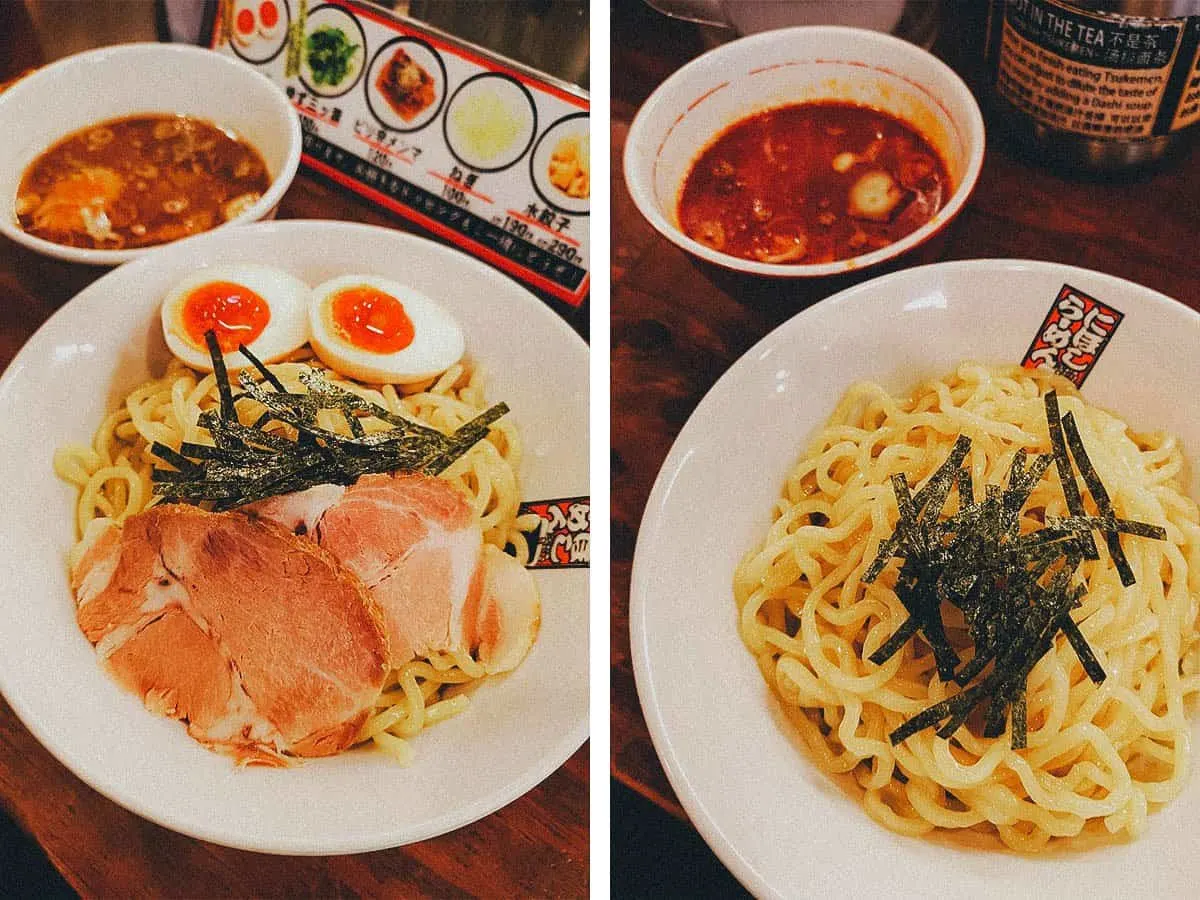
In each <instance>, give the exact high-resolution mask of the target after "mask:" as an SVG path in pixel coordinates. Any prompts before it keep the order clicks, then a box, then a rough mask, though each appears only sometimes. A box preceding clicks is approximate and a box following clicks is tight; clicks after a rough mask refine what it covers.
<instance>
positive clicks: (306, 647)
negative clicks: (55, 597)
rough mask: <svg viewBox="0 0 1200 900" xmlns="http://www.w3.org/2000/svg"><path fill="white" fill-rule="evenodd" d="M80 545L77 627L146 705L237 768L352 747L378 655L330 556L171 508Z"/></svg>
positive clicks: (281, 534)
mask: <svg viewBox="0 0 1200 900" xmlns="http://www.w3.org/2000/svg"><path fill="white" fill-rule="evenodd" d="M86 540H87V544H86V546H85V547H84V548H83V549H82V552H81V554H79V557H78V559H77V561H76V563H75V565H74V566H73V568H72V572H71V580H72V587H73V588H74V589H75V593H76V602H77V619H78V622H79V625H80V628H81V629H82V631H83V633H84V634H85V635H86V636H87V638H88V639H89V640H90V641H92V642H93V643H94V644H95V645H96V649H97V653H98V654H99V655H100V657H101V659H102V660H103V663H104V665H105V666H106V668H108V669H109V671H110V672H111V673H112V674H113V676H114V677H115V678H116V679H117V680H118V681H119V682H120V683H121V684H122V685H124V686H125V687H127V688H129V689H130V690H132V691H134V692H136V693H137V694H138V695H139V696H141V697H142V698H143V701H144V702H145V704H146V706H147V707H149V708H150V709H152V710H154V711H156V712H159V713H161V714H163V715H167V716H172V717H174V718H178V719H181V720H184V721H185V722H186V723H187V726H188V731H189V733H190V734H191V735H192V736H193V737H195V738H196V739H197V740H199V741H201V742H202V743H205V744H208V745H209V746H211V747H213V748H214V749H218V750H222V751H224V752H228V753H231V754H233V755H234V756H235V757H237V758H238V759H239V760H240V761H242V762H257V763H268V764H279V763H281V762H282V761H283V754H293V755H297V756H324V755H328V754H331V753H336V752H338V751H339V750H342V749H344V748H345V747H348V746H350V744H352V743H353V741H354V738H355V737H356V735H357V733H358V729H359V727H360V726H361V724H362V722H363V721H365V719H366V717H367V715H368V714H369V712H370V710H371V708H372V706H373V704H374V701H375V699H376V698H377V697H378V695H379V692H380V690H381V689H382V686H383V680H384V677H385V675H386V674H387V668H388V666H387V660H388V655H389V654H388V646H387V638H386V633H385V631H384V628H383V623H382V617H381V614H380V611H379V609H378V607H377V605H376V604H375V602H374V600H373V599H372V598H371V596H370V594H369V593H368V592H367V591H366V589H365V587H364V586H363V585H362V583H361V582H360V581H359V580H358V579H357V578H356V577H355V576H354V575H353V574H351V573H350V572H348V571H346V570H345V569H344V568H343V567H342V566H340V565H339V564H338V563H337V561H336V560H335V559H334V558H333V557H332V556H330V555H329V554H328V553H326V552H325V551H323V550H321V549H320V548H319V547H318V546H316V545H314V544H313V542H311V541H307V540H304V539H301V538H298V537H296V536H295V535H293V534H291V533H289V532H288V531H286V530H285V529H283V528H280V527H279V526H277V525H274V524H271V523H268V522H261V521H254V520H252V519H250V518H248V517H246V516H242V515H240V514H236V513H209V512H205V511H204V510H200V509H197V508H195V507H189V506H183V505H174V504H172V505H163V506H156V507H154V508H152V509H150V510H147V511H146V512H143V513H140V514H138V515H136V516H133V517H131V518H130V519H129V520H128V521H126V522H125V523H124V525H123V526H117V525H112V524H109V525H108V527H107V528H103V529H101V528H97V529H96V530H95V531H94V532H93V533H89V535H87V536H86Z"/></svg>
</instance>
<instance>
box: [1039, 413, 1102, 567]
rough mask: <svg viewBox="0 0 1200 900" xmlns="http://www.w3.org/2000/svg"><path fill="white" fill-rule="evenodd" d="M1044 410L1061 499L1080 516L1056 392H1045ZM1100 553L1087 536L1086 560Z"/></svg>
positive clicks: (1077, 487) (1079, 500)
mask: <svg viewBox="0 0 1200 900" xmlns="http://www.w3.org/2000/svg"><path fill="white" fill-rule="evenodd" d="M1042 404H1043V405H1044V406H1045V408H1046V426H1047V428H1048V429H1049V432H1050V446H1051V447H1052V448H1053V450H1054V465H1055V466H1056V467H1057V468H1058V480H1059V482H1060V483H1061V484H1062V490H1063V498H1064V499H1065V500H1066V501H1067V511H1068V512H1069V513H1070V514H1071V515H1073V516H1082V515H1085V514H1086V512H1085V510H1084V508H1083V497H1082V496H1081V495H1080V493H1079V485H1078V484H1076V482H1075V470H1074V469H1072V468H1071V457H1070V456H1069V455H1068V454H1067V443H1066V441H1065V440H1064V439H1063V429H1062V416H1061V414H1060V412H1059V408H1058V392H1057V391H1047V392H1046V396H1045V397H1043V398H1042ZM1099 558H1100V551H1099V550H1097V549H1096V542H1095V540H1093V539H1092V537H1091V535H1088V552H1087V559H1099Z"/></svg>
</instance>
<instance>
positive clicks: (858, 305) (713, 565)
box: [629, 260, 1200, 900]
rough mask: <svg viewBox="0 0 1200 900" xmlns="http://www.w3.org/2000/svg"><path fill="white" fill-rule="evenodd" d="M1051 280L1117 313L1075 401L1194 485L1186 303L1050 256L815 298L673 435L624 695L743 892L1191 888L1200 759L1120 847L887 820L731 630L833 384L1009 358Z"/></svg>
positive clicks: (652, 503) (1199, 337)
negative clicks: (1058, 843)
mask: <svg viewBox="0 0 1200 900" xmlns="http://www.w3.org/2000/svg"><path fill="white" fill-rule="evenodd" d="M1064 283H1067V284H1070V285H1071V286H1072V287H1074V288H1076V289H1078V290H1080V291H1083V292H1084V293H1087V294H1089V295H1091V296H1093V297H1095V298H1097V299H1099V300H1100V301H1102V302H1104V303H1107V304H1109V305H1111V306H1113V307H1115V308H1116V309H1118V310H1120V311H1121V312H1123V313H1124V314H1125V319H1124V321H1122V322H1121V324H1120V326H1118V328H1117V331H1116V333H1115V334H1114V336H1113V337H1112V339H1111V341H1110V343H1109V345H1108V347H1107V348H1106V349H1105V350H1104V352H1103V354H1102V355H1101V357H1100V360H1099V362H1098V363H1097V365H1096V367H1095V368H1094V370H1093V371H1092V373H1091V375H1089V376H1088V379H1087V380H1086V381H1085V383H1084V385H1083V394H1084V396H1085V397H1087V398H1088V399H1089V400H1090V401H1091V402H1093V403H1096V404H1098V405H1100V406H1102V407H1105V408H1108V409H1112V410H1114V411H1115V412H1116V413H1118V414H1120V415H1122V416H1123V417H1124V418H1125V419H1126V421H1128V422H1129V423H1130V424H1131V425H1132V426H1133V427H1134V428H1135V429H1138V430H1142V431H1148V430H1154V429H1165V430H1168V431H1170V432H1173V433H1174V434H1175V435H1177V436H1178V437H1179V438H1180V439H1181V441H1182V443H1183V449H1184V453H1185V455H1186V456H1187V458H1188V460H1189V461H1190V464H1191V467H1190V472H1191V476H1190V480H1189V482H1188V484H1187V487H1188V489H1189V490H1190V493H1191V496H1192V497H1193V499H1200V367H1197V365H1196V348H1197V347H1200V314H1197V313H1196V312H1195V311H1193V310H1190V309H1188V308H1187V307H1185V306H1183V305H1182V304H1180V303H1176V302H1175V301H1172V300H1170V299H1168V298H1166V297H1164V296H1163V295H1161V294H1158V293H1156V292H1154V291H1151V290H1149V289H1147V288H1144V287H1140V286H1138V285H1136V284H1132V283H1130V282H1128V281H1122V280H1121V279H1118V278H1113V277H1111V276H1108V275H1102V274H1099V273H1097V272H1090V271H1087V270H1085V269H1077V268H1074V267H1071V266H1063V265H1057V264H1054V263H1045V262H1022V261H1013V260H973V261H969V262H953V263H940V264H938V265H932V266H923V267H919V268H915V269H908V270H905V271H902V272H898V273H895V274H891V275H887V276H884V277H881V278H876V279H874V280H871V281H868V282H866V283H864V284H861V285H858V286H857V287H854V288H851V289H849V290H846V291H843V292H842V293H840V294H837V295H835V296H833V297H831V298H829V299H828V300H825V301H823V302H821V303H818V304H817V305H816V306H813V307H811V308H810V309H808V310H805V311H804V312H802V313H800V314H799V315H797V316H795V317H794V318H792V319H791V320H789V321H788V322H786V323H785V324H784V325H782V326H780V327H779V328H778V329H776V330H775V331H773V332H772V333H771V334H769V335H768V336H767V337H765V338H763V340H762V341H761V342H759V343H758V344H757V345H756V346H754V347H753V348H751V349H750V350H749V351H747V353H746V354H745V355H744V356H743V357H742V358H741V359H740V360H738V361H737V362H736V363H735V364H734V365H733V366H732V367H731V368H730V369H729V371H728V372H726V373H725V374H724V375H723V376H722V377H721V379H720V380H719V381H718V382H717V384H716V385H715V386H714V387H713V389H712V390H711V391H710V392H709V393H708V395H707V396H705V398H704V399H703V401H701V403H700V405H699V406H698V407H697V408H696V411H695V412H694V413H693V414H692V416H691V418H690V419H689V420H688V423H687V424H686V425H685V426H684V428H683V430H682V431H681V432H680V434H679V438H678V439H677V440H676V442H675V445H674V446H673V447H672V448H671V452H670V454H669V455H668V456H667V459H666V462H665V463H664V464H663V467H662V471H661V472H660V473H659V476H658V480H657V482H656V483H655V485H654V489H653V491H652V492H651V494H650V499H649V500H648V502H647V504H646V512H645V516H644V517H643V519H642V524H641V529H640V533H639V535H638V543H637V551H636V554H635V557H634V566H633V586H632V594H631V601H630V617H629V618H630V632H631V639H632V645H633V648H632V649H633V661H634V672H635V675H636V677H637V687H638V696H639V698H640V699H641V702H642V709H643V711H644V713H645V716H646V722H647V724H648V725H649V728H650V735H651V737H652V738H653V740H654V747H655V749H656V750H657V751H658V755H659V758H660V759H661V760H662V762H663V766H664V768H665V769H666V772H667V776H668V777H669V778H670V781H671V784H672V786H673V787H674V788H675V791H676V793H677V794H678V795H679V798H680V800H681V801H682V802H683V805H684V807H685V808H686V809H687V812H688V815H689V816H690V817H691V819H692V821H693V822H694V823H695V825H696V827H697V828H698V829H699V830H700V833H701V834H702V835H703V836H704V838H705V840H707V841H708V843H709V844H710V845H712V847H713V849H714V850H715V851H716V853H717V855H718V856H719V857H720V858H721V860H722V861H723V862H724V863H725V865H726V866H728V867H729V869H730V870H731V871H732V872H733V873H734V874H735V875H736V876H737V877H738V878H739V879H740V880H741V881H742V883H743V884H745V885H746V886H747V887H748V888H749V889H750V890H751V891H752V892H753V893H754V894H755V895H756V896H759V897H789V898H791V897H823V898H824V897H840V896H861V897H947V898H950V897H958V898H961V897H973V898H981V900H982V898H1010V897H1022V898H1028V897H1046V898H1057V897H1089V898H1116V897H1156V898H1184V897H1195V896H1196V875H1195V863H1194V860H1195V847H1196V835H1197V834H1200V772H1195V771H1193V772H1192V773H1191V778H1190V781H1189V783H1188V787H1187V788H1186V790H1185V793H1184V794H1183V796H1181V797H1178V798H1176V799H1175V800H1174V801H1172V802H1171V803H1169V804H1168V805H1167V806H1166V807H1164V808H1162V809H1160V810H1157V811H1155V812H1152V813H1151V815H1150V818H1149V827H1148V829H1147V832H1146V834H1144V835H1143V836H1142V837H1141V838H1140V839H1138V840H1136V841H1132V842H1128V843H1117V844H1114V845H1112V846H1105V847H1098V848H1094V849H1092V850H1087V851H1079V852H1059V853H1053V852H1051V853H1047V854H1044V855H1041V856H1037V857H1028V856H1018V855H1016V854H1013V853H1008V852H1002V851H981V850H968V849H964V848H962V847H956V846H951V845H948V843H946V842H941V841H939V840H937V839H921V838H910V837H903V836H900V835H896V834H893V833H892V832H890V831H887V830H885V829H884V828H883V827H882V826H880V825H877V824H876V823H875V822H874V821H872V820H871V819H870V818H869V817H868V816H867V814H866V813H865V812H864V811H863V810H862V808H861V806H860V804H859V803H858V802H857V801H856V800H855V799H853V798H851V797H850V796H849V795H848V794H846V793H845V792H843V791H842V789H841V788H840V787H838V786H836V785H835V784H834V782H833V781H832V780H831V779H830V778H829V776H828V775H826V774H825V773H824V772H821V771H819V770H818V769H817V768H816V766H815V765H814V764H813V763H812V762H811V760H810V759H809V758H808V757H807V756H806V755H805V753H804V752H803V751H802V750H801V748H800V742H799V738H798V736H796V735H795V734H794V732H793V730H792V729H791V727H790V726H789V724H788V721H787V719H786V718H785V717H784V714H783V712H782V710H781V709H780V708H779V705H778V704H777V703H776V702H775V699H774V695H773V694H772V692H771V691H770V690H768V688H767V685H766V684H765V683H764V681H763V678H762V675H761V674H760V673H759V670H758V667H757V665H756V664H755V661H754V658H753V657H752V656H751V654H750V652H749V651H748V650H747V649H746V647H745V645H744V644H743V643H742V641H741V638H740V637H739V635H738V630H737V608H736V605H735V603H734V598H733V571H734V568H735V566H736V565H737V563H738V561H739V560H740V558H741V557H742V555H743V554H744V553H745V552H746V551H747V550H749V549H750V548H751V547H752V546H754V545H755V544H756V543H757V542H758V541H761V540H762V538H763V535H764V534H765V533H766V529H767V526H768V525H769V524H770V521H771V509H772V506H773V505H774V504H775V502H776V499H777V498H778V496H779V494H780V491H781V489H782V486H783V481H784V477H785V475H786V473H787V471H788V470H789V469H790V468H791V466H792V465H793V464H794V463H795V461H796V459H797V458H798V456H799V454H800V453H801V451H802V449H803V448H804V446H806V445H807V443H808V441H809V440H810V439H811V437H812V435H813V434H814V433H815V431H816V430H817V429H818V428H819V427H820V426H821V425H822V424H823V423H824V422H825V421H827V419H828V417H829V415H830V413H831V412H832V411H833V408H834V405H835V404H836V402H837V400H838V399H839V398H840V396H841V395H842V393H843V392H844V391H845V389H846V388H847V387H848V386H849V385H850V384H851V383H853V382H856V381H861V380H864V379H868V378H869V379H871V380H874V381H877V382H880V383H881V384H883V385H884V387H886V388H888V389H890V390H892V391H895V392H899V391H903V390H907V389H909V388H911V387H912V386H913V385H914V384H915V383H916V382H917V381H918V380H920V379H921V378H923V377H932V376H935V375H938V374H942V373H945V372H948V371H950V370H951V369H952V368H953V367H954V366H955V364H956V363H958V362H959V361H961V360H963V359H975V360H979V361H982V362H990V363H1019V362H1020V361H1021V360H1022V358H1023V357H1024V355H1025V351H1026V349H1027V348H1028V346H1029V343H1030V340H1031V339H1032V338H1033V336H1034V334H1035V333H1036V332H1037V331H1038V330H1039V326H1040V325H1041V323H1042V319H1043V317H1044V316H1045V314H1046V312H1047V311H1048V309H1049V308H1050V306H1051V304H1052V303H1053V301H1054V300H1055V297H1056V296H1057V294H1058V291H1059V289H1060V288H1061V287H1062V285H1063V284H1064ZM1193 735H1194V736H1195V738H1196V739H1200V721H1195V722H1194V723H1193ZM1193 767H1195V762H1194V760H1193Z"/></svg>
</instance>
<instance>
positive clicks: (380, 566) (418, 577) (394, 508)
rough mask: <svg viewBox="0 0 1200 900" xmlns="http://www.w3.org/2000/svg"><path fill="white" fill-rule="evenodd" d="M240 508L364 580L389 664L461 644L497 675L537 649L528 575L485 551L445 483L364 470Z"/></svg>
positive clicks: (535, 606)
mask: <svg viewBox="0 0 1200 900" xmlns="http://www.w3.org/2000/svg"><path fill="white" fill-rule="evenodd" d="M246 511H247V512H248V513H249V514H250V515H254V516H259V517H261V518H264V519H269V520H271V521H274V522H277V523H278V524H280V525H282V526H284V527H285V528H288V529H289V530H291V531H293V532H294V533H296V534H306V535H307V536H308V537H310V538H312V539H313V540H315V541H317V543H319V544H320V545H321V546H322V547H323V548H325V549H326V550H328V551H329V552H330V553H332V554H333V555H334V556H335V557H337V559H338V560H339V561H341V563H342V564H343V565H344V566H346V568H348V569H350V571H352V572H353V573H354V574H355V575H357V576H358V577H359V578H361V579H362V581H363V583H364V584H366V585H367V588H368V589H369V590H370V591H371V593H372V595H373V596H374V598H375V600H376V601H377V602H378V603H379V605H380V607H381V608H382V609H383V615H384V620H385V621H386V623H387V632H388V643H389V644H390V646H391V648H392V657H391V661H392V665H393V666H401V665H403V664H404V663H406V662H409V661H410V660H412V659H418V658H421V657H425V656H429V655H430V654H432V653H435V652H439V651H452V650H458V651H461V652H467V653H471V654H473V655H474V656H475V657H476V658H477V659H478V660H479V661H480V663H482V664H483V666H484V668H485V669H486V670H487V671H488V672H489V673H495V672H503V671H507V670H509V669H512V668H514V667H515V666H516V665H517V664H518V663H520V662H521V660H522V659H524V658H525V654H526V653H527V652H528V651H529V648H530V647H531V646H532V645H533V641H534V638H535V637H536V636H537V629H538V624H539V622H540V616H541V609H540V605H539V602H538V595H537V588H536V586H535V585H534V583H533V578H532V576H530V574H529V572H528V571H526V570H525V568H524V567H523V566H521V564H520V563H518V562H517V561H516V560H515V559H513V558H512V557H511V556H508V555H507V554H505V553H503V552H501V551H500V550H498V549H496V548H494V547H487V548H485V547H484V544H483V534H482V532H481V531H480V528H479V524H478V520H477V519H476V517H475V515H474V513H473V512H472V510H471V507H470V505H469V504H468V503H467V501H466V499H465V498H464V497H463V496H462V494H460V493H459V492H458V490H457V489H456V488H455V487H454V486H453V485H452V484H451V483H450V482H448V481H446V480H445V479H442V478H433V477H430V476H427V475H412V474H397V475H365V476H363V477H362V478H360V479H359V480H358V481H357V482H355V483H354V484H353V485H352V486H350V487H348V488H342V487H338V486H336V485H319V486H317V487H313V488H309V489H308V490H305V491H298V492H296V493H293V494H285V495H282V496H279V497H272V498H270V499H269V500H264V501H262V502H260V503H257V504H253V505H251V506H250V507H247V508H246Z"/></svg>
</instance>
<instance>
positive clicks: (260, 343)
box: [162, 263, 309, 372]
mask: <svg viewBox="0 0 1200 900" xmlns="http://www.w3.org/2000/svg"><path fill="white" fill-rule="evenodd" d="M308 299H309V288H308V285H307V284H305V283H304V282H303V281H301V280H300V279H299V278H297V277H296V276H294V275H291V274H289V273H287V272H284V271H283V270H281V269H275V268H272V267H271V266H261V265H256V264H253V263H245V264H241V265H228V266H214V267H212V268H207V269H202V270H201V271H199V272H197V273H196V274H194V275H191V276H189V277H188V278H186V279H184V280H183V281H181V282H179V283H178V284H176V285H175V286H174V287H173V288H172V289H171V290H170V291H169V292H168V293H167V296H166V298H165V299H164V300H163V304H162V327H163V337H164V338H166V341H167V347H168V348H170V350H171V352H172V353H174V354H175V355H176V356H177V357H179V359H180V360H181V361H182V362H183V363H185V364H186V365H188V366H191V367H192V368H193V369H203V370H204V371H206V372H211V371H212V359H211V357H210V356H209V353H208V345H207V344H206V343H205V340H204V335H205V333H206V332H207V331H209V330H212V331H214V332H215V333H216V337H217V344H218V345H219V346H220V348H221V353H222V355H223V356H224V359H225V364H226V365H227V366H228V367H229V368H230V369H238V368H243V367H245V366H246V365H248V364H249V361H248V360H247V359H246V358H245V357H243V356H242V355H241V354H240V353H239V352H238V345H239V344H244V345H245V346H246V348H247V349H248V350H249V351H250V352H251V353H253V354H254V356H255V357H257V358H258V359H259V360H260V361H262V362H264V363H272V362H277V361H278V360H280V359H282V358H283V357H285V356H287V355H288V354H289V353H291V352H292V351H293V350H296V349H298V348H299V347H301V346H302V345H303V344H304V342H305V341H307V340H308Z"/></svg>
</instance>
